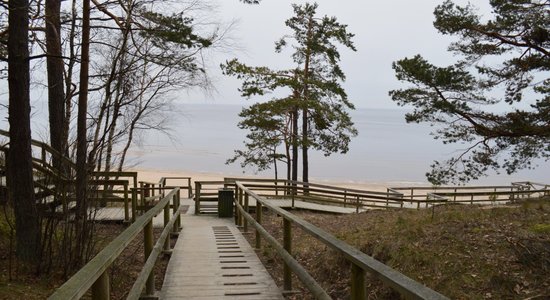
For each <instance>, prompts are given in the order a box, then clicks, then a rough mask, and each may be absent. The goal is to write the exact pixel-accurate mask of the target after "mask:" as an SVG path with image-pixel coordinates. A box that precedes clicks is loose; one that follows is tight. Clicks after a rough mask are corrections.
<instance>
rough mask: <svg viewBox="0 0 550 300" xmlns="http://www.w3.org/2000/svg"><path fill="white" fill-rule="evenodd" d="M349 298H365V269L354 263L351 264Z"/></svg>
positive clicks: (357, 299)
mask: <svg viewBox="0 0 550 300" xmlns="http://www.w3.org/2000/svg"><path fill="white" fill-rule="evenodd" d="M351 299H352V300H364V299H367V290H366V287H365V270H363V269H361V268H360V267H358V266H357V265H356V264H354V263H352V264H351Z"/></svg>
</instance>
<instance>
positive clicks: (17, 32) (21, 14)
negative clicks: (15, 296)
mask: <svg viewBox="0 0 550 300" xmlns="http://www.w3.org/2000/svg"><path fill="white" fill-rule="evenodd" d="M8 7H9V17H8V22H9V28H8V35H9V37H8V84H9V109H8V113H9V117H8V118H9V124H10V146H9V151H8V157H7V164H8V168H7V169H8V180H9V182H8V185H9V195H10V200H11V202H12V203H13V206H14V211H15V231H16V243H17V245H16V252H17V257H18V258H19V259H21V260H22V261H24V262H27V263H30V264H31V265H34V266H38V265H39V264H40V249H41V246H40V222H39V218H38V217H39V215H38V210H37V208H36V202H35V199H34V182H33V166H32V153H31V126H30V112H31V106H30V96H29V82H30V74H29V3H28V0H10V1H8Z"/></svg>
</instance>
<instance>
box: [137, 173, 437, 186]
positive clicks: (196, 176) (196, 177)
mask: <svg viewBox="0 0 550 300" xmlns="http://www.w3.org/2000/svg"><path fill="white" fill-rule="evenodd" d="M129 171H135V172H138V180H139V181H147V182H158V181H159V180H160V178H162V177H191V180H192V181H193V182H194V181H223V179H224V177H235V176H226V175H224V174H221V173H220V174H217V173H202V172H193V171H182V172H175V171H165V170H155V169H142V168H133V169H131V170H129ZM238 177H239V178H266V177H258V176H250V175H242V176H238ZM310 182H312V183H317V184H323V185H330V186H336V187H343V188H350V189H358V190H369V191H380V192H385V191H386V189H387V188H388V187H399V186H418V185H428V184H427V183H403V182H341V181H331V180H315V178H313V179H311V180H310Z"/></svg>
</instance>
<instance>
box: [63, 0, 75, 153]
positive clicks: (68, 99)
mask: <svg viewBox="0 0 550 300" xmlns="http://www.w3.org/2000/svg"><path fill="white" fill-rule="evenodd" d="M77 17H78V14H77V12H76V0H73V1H72V4H71V29H70V31H69V62H68V65H67V75H66V76H65V92H66V93H65V119H64V123H63V140H64V141H67V145H66V148H65V150H64V151H63V153H64V154H66V155H67V156H70V155H69V131H70V124H71V114H72V105H73V101H72V100H73V96H74V94H75V90H76V85H75V84H74V83H73V72H74V66H75V63H76V53H75V52H76V51H75V49H76V46H75V40H76V20H77Z"/></svg>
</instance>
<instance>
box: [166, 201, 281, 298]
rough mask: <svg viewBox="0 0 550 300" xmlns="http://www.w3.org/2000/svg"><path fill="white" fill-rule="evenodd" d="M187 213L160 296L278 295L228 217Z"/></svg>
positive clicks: (241, 296)
mask: <svg viewBox="0 0 550 300" xmlns="http://www.w3.org/2000/svg"><path fill="white" fill-rule="evenodd" d="M191 207H193V206H192V205H191ZM193 213H194V211H193V210H192V209H190V210H189V211H188V212H187V214H185V215H182V226H183V229H182V231H181V233H180V236H179V238H178V241H177V243H176V246H175V247H174V250H173V253H172V257H171V258H170V262H169V263H168V268H167V270H166V275H165V277H164V284H163V286H162V290H161V292H160V299H258V300H260V299H284V298H283V297H282V295H281V292H280V290H279V289H278V288H277V285H276V284H275V282H274V281H273V279H272V278H271V276H270V275H269V273H268V272H267V270H266V269H265V267H264V266H263V264H262V263H261V261H260V260H259V258H258V257H257V256H256V253H255V252H254V250H253V249H252V248H251V247H250V245H249V244H248V242H247V241H246V240H245V238H244V237H243V236H242V234H241V233H240V231H239V230H238V229H237V227H236V226H235V225H234V223H233V220H234V219H233V218H225V219H220V218H217V217H216V216H205V215H201V216H195V215H194V214H193Z"/></svg>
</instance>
